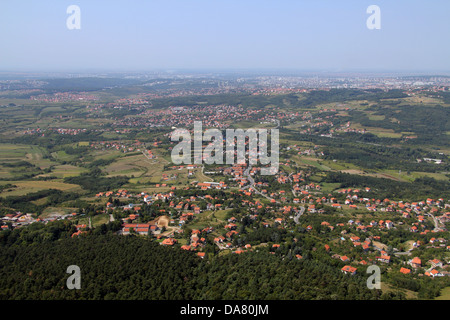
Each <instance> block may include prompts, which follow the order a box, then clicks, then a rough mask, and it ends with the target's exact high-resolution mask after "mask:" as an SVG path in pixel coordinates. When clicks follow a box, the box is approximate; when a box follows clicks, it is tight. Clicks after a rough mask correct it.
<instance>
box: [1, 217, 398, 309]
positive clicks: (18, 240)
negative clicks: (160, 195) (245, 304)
mask: <svg viewBox="0 0 450 320" xmlns="http://www.w3.org/2000/svg"><path fill="white" fill-rule="evenodd" d="M72 228H73V227H71V226H70V224H69V223H67V221H64V222H63V221H59V222H56V223H53V224H51V225H50V226H42V225H41V226H38V225H36V226H33V227H30V228H29V229H30V230H27V231H25V230H26V229H28V228H24V229H22V230H14V231H12V232H11V231H7V232H2V233H1V234H0V246H1V247H2V248H1V254H0V270H1V274H2V277H1V278H0V298H1V299H152V300H159V299H163V300H172V299H380V298H387V296H382V295H381V293H380V292H379V291H377V290H369V289H367V287H366V279H365V277H363V276H354V277H350V276H346V275H344V274H342V273H341V272H340V271H339V269H336V268H333V267H332V266H329V265H327V264H325V263H321V262H318V261H312V260H309V259H307V258H306V259H304V260H297V259H280V257H278V256H275V255H271V254H269V253H268V252H248V253H246V254H245V255H240V256H238V255H236V254H229V255H225V256H216V257H211V259H208V260H202V259H200V258H198V257H197V256H196V255H195V253H193V252H185V251H182V250H180V249H179V248H172V247H164V246H161V245H159V244H158V243H156V242H154V241H151V240H149V239H148V238H140V237H137V236H117V235H114V234H113V231H114V230H115V229H117V225H114V224H108V225H104V226H103V228H97V229H95V230H94V232H91V233H90V234H88V235H86V236H80V237H75V238H70V237H69V236H68V235H69V234H70V233H71V232H72V231H73V230H72ZM70 265H77V266H79V267H80V269H81V289H80V290H69V289H67V287H66V280H67V278H68V277H69V276H70V275H69V274H67V273H66V269H67V267H68V266H70ZM399 297H401V295H400V296H399Z"/></svg>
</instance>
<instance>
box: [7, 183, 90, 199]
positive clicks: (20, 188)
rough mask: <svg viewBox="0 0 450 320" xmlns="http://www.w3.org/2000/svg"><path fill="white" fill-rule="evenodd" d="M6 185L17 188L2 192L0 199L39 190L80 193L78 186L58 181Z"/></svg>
mask: <svg viewBox="0 0 450 320" xmlns="http://www.w3.org/2000/svg"><path fill="white" fill-rule="evenodd" d="M8 183H10V184H12V185H15V186H17V188H14V189H13V190H12V191H9V192H8V191H7V190H5V191H3V192H2V193H0V196H1V197H7V196H23V195H25V194H27V193H32V192H37V191H41V190H48V189H57V190H61V191H67V192H82V189H81V187H80V186H79V185H76V184H69V183H64V182H58V181H52V180H49V181H8Z"/></svg>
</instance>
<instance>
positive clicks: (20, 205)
mask: <svg viewBox="0 0 450 320" xmlns="http://www.w3.org/2000/svg"><path fill="white" fill-rule="evenodd" d="M78 197H79V196H78V195H77V194H74V193H69V192H63V191H61V190H56V189H47V190H41V191H37V192H32V193H28V194H26V195H22V196H8V197H5V198H0V204H1V205H2V206H3V207H6V208H11V209H15V210H17V211H20V212H23V213H42V211H43V210H44V209H45V208H47V207H49V206H54V205H56V204H60V203H63V202H65V201H70V200H76V199H77V198H78ZM43 198H45V199H46V201H45V203H43V204H41V205H37V204H35V203H33V201H36V200H39V199H43Z"/></svg>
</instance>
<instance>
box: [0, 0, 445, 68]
mask: <svg viewBox="0 0 450 320" xmlns="http://www.w3.org/2000/svg"><path fill="white" fill-rule="evenodd" d="M72 4H73V5H78V6H79V8H80V9H81V16H80V17H81V29H80V30H69V29H68V28H67V26H66V20H67V18H68V17H69V16H70V14H67V13H66V10H67V7H68V6H69V5H72ZM372 4H375V5H378V6H379V7H380V9H381V29H380V30H369V29H368V28H367V26H366V20H367V19H368V18H369V16H370V14H368V13H366V10H367V7H368V6H369V5H372ZM155 68H158V69H176V68H190V69H192V68H221V69H227V68H245V69H257V68H265V69H270V68H286V69H288V68H294V69H301V70H324V71H360V70H370V71H431V72H444V71H445V72H448V71H450V1H449V0H432V1H424V0H420V1H418V0H386V1H380V0H370V1H366V0H342V1H338V0H270V1H268V0H142V1H141V0H127V1H123V0H109V1H100V0H85V1H82V0H79V1H78V0H71V1H65V0H52V1H48V0H39V1H36V0H1V1H0V71H46V70H47V71H77V70H78V71H87V70H89V69H103V70H118V71H121V70H122V71H147V70H151V69H155Z"/></svg>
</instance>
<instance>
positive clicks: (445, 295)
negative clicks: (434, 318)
mask: <svg viewBox="0 0 450 320" xmlns="http://www.w3.org/2000/svg"><path fill="white" fill-rule="evenodd" d="M434 300H450V287H447V288H444V289H442V291H441V295H440V296H439V297H437V298H436V299H434Z"/></svg>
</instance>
